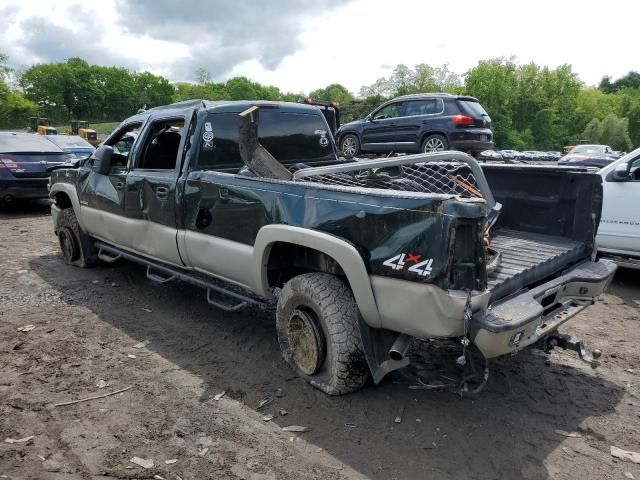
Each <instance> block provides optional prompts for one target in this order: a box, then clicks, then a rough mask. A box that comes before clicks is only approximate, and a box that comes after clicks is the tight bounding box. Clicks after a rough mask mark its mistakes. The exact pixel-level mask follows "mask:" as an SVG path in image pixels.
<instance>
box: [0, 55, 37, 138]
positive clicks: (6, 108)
mask: <svg viewBox="0 0 640 480" xmlns="http://www.w3.org/2000/svg"><path fill="white" fill-rule="evenodd" d="M8 61H9V57H8V56H7V55H5V54H4V53H2V52H0V127H1V128H15V127H24V126H26V125H27V122H28V118H29V117H30V116H32V115H36V114H37V113H38V106H37V105H36V104H35V103H33V102H30V101H29V100H27V99H25V98H24V97H23V96H22V95H21V94H20V92H18V91H16V90H15V89H13V88H11V87H10V86H9V85H7V83H6V82H5V80H6V79H7V77H8V76H9V74H10V73H11V72H12V69H11V68H9V67H8V66H7V62H8Z"/></svg>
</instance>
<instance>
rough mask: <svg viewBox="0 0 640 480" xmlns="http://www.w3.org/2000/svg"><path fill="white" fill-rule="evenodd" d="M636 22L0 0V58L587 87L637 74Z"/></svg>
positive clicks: (506, 9) (575, 10) (268, 1)
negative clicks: (533, 68)
mask: <svg viewBox="0 0 640 480" xmlns="http://www.w3.org/2000/svg"><path fill="white" fill-rule="evenodd" d="M249 5H254V6H249ZM639 13H640V2H638V1H637V0H626V1H623V0H609V1H607V2H602V1H598V2H595V1H584V0H583V1H570V0H535V1H526V2H525V1H508V0H504V1H498V0H484V1H478V0H475V1H468V0H456V1H455V2H441V1H438V2H434V1H427V0H424V1H420V0H415V1H412V0H394V1H390V0H351V1H344V0H343V1H339V0H321V1H317V0H262V1H250V0H246V1H243V0H235V1H222V0H211V1H206V0H102V1H100V0H96V1H92V2H87V1H86V0H83V1H74V0H55V1H51V0H29V1H25V0H21V1H15V0H0V51H3V52H5V53H7V54H8V55H10V57H11V58H10V61H11V64H12V65H13V66H18V67H19V66H24V65H30V64H32V63H35V62H51V61H63V60H65V59H66V58H69V57H74V56H79V57H82V58H84V59H86V60H87V61H89V62H90V63H97V64H102V65H118V66H124V67H128V68H131V69H136V70H149V71H151V72H153V73H157V74H161V75H165V76H167V77H168V78H170V79H171V80H174V81H193V80H194V79H195V71H196V69H197V68H205V69H206V70H208V71H210V72H211V75H212V78H213V79H214V80H225V79H227V78H229V77H231V76H235V75H245V76H247V77H249V78H251V79H253V80H256V81H258V82H261V83H266V84H272V85H276V86H278V87H280V89H282V90H284V91H293V92H300V91H304V92H308V91H310V90H313V89H315V88H319V87H324V86H326V85H328V84H330V83H336V82H337V83H341V84H343V85H345V86H346V87H347V88H349V90H351V91H352V92H354V93H357V92H358V90H359V88H360V87H361V86H362V85H364V84H370V83H373V82H374V81H375V80H376V79H377V78H379V77H382V76H387V75H389V73H390V72H391V70H392V69H393V67H394V66H395V65H397V64H399V63H404V64H405V65H408V66H414V65H416V64H419V63H427V64H430V65H434V66H437V65H442V64H443V63H448V64H449V67H450V69H451V70H453V71H455V72H458V73H464V72H465V71H466V70H468V69H469V68H471V67H473V66H474V65H475V64H476V63H477V62H478V60H481V59H488V58H492V57H500V56H507V57H508V56H516V57H517V58H518V61H519V62H520V63H527V62H530V61H534V62H536V63H538V64H541V65H548V66H550V67H556V66H558V65H560V64H563V63H570V64H571V65H573V68H574V71H576V72H577V73H578V74H579V76H580V78H581V79H582V80H583V81H584V82H585V83H587V84H589V85H593V84H597V83H598V82H599V81H600V79H601V77H602V76H603V75H605V74H606V75H611V76H612V77H614V78H617V77H619V76H621V75H624V74H625V73H626V72H628V71H629V70H632V69H635V70H639V69H640V62H639V61H638V59H639V58H640V56H639V55H640V53H639V51H638V50H639V49H638V47H639V46H640V24H639V23H638V18H639V16H638V14H639Z"/></svg>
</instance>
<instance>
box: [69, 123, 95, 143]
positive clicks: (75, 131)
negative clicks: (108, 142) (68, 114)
mask: <svg viewBox="0 0 640 480" xmlns="http://www.w3.org/2000/svg"><path fill="white" fill-rule="evenodd" d="M89 127H90V125H89V122H87V121H86V120H71V135H79V136H81V137H82V138H84V139H85V140H86V141H87V142H89V143H90V144H91V145H93V146H94V147H97V146H98V145H100V140H98V134H97V133H96V131H95V130H94V129H93V128H89Z"/></svg>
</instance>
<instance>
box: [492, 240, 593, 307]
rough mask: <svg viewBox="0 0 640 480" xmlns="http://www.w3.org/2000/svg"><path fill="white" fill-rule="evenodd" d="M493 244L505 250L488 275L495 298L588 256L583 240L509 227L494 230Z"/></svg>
mask: <svg viewBox="0 0 640 480" xmlns="http://www.w3.org/2000/svg"><path fill="white" fill-rule="evenodd" d="M491 247H492V248H493V249H494V250H496V251H498V252H501V253H502V260H501V262H500V265H499V266H498V268H496V269H495V270H494V271H493V272H491V273H490V274H489V275H488V278H487V286H488V288H489V289H490V290H491V299H492V300H496V299H499V298H502V297H504V296H506V295H509V294H511V293H513V292H516V291H518V290H520V289H521V288H523V287H525V286H530V285H532V284H534V283H535V282H537V281H540V280H542V279H543V278H546V277H548V276H550V275H553V274H554V273H556V272H558V271H560V270H563V269H565V268H567V266H568V265H571V264H573V263H575V262H577V261H579V260H581V259H582V258H584V255H585V245H584V243H583V242H578V241H575V240H571V239H567V238H563V237H556V236H551V235H542V234H536V233H529V232H522V231H516V230H510V229H508V228H502V229H500V230H498V231H497V232H495V234H494V235H493V237H492V239H491Z"/></svg>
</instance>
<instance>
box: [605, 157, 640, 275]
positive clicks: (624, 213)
mask: <svg viewBox="0 0 640 480" xmlns="http://www.w3.org/2000/svg"><path fill="white" fill-rule="evenodd" d="M600 175H602V190H603V192H602V193H603V195H604V201H603V205H602V217H601V220H600V227H599V228H598V235H597V237H596V240H597V243H598V253H599V254H600V255H601V256H606V257H610V258H611V259H612V260H614V261H615V262H616V263H617V264H618V265H620V266H621V267H627V268H636V269H640V148H638V149H636V150H634V151H633V152H631V153H629V154H628V155H625V156H624V157H622V158H620V159H619V160H616V161H615V162H613V163H612V164H610V165H608V166H606V167H605V168H603V169H602V170H601V171H600Z"/></svg>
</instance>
